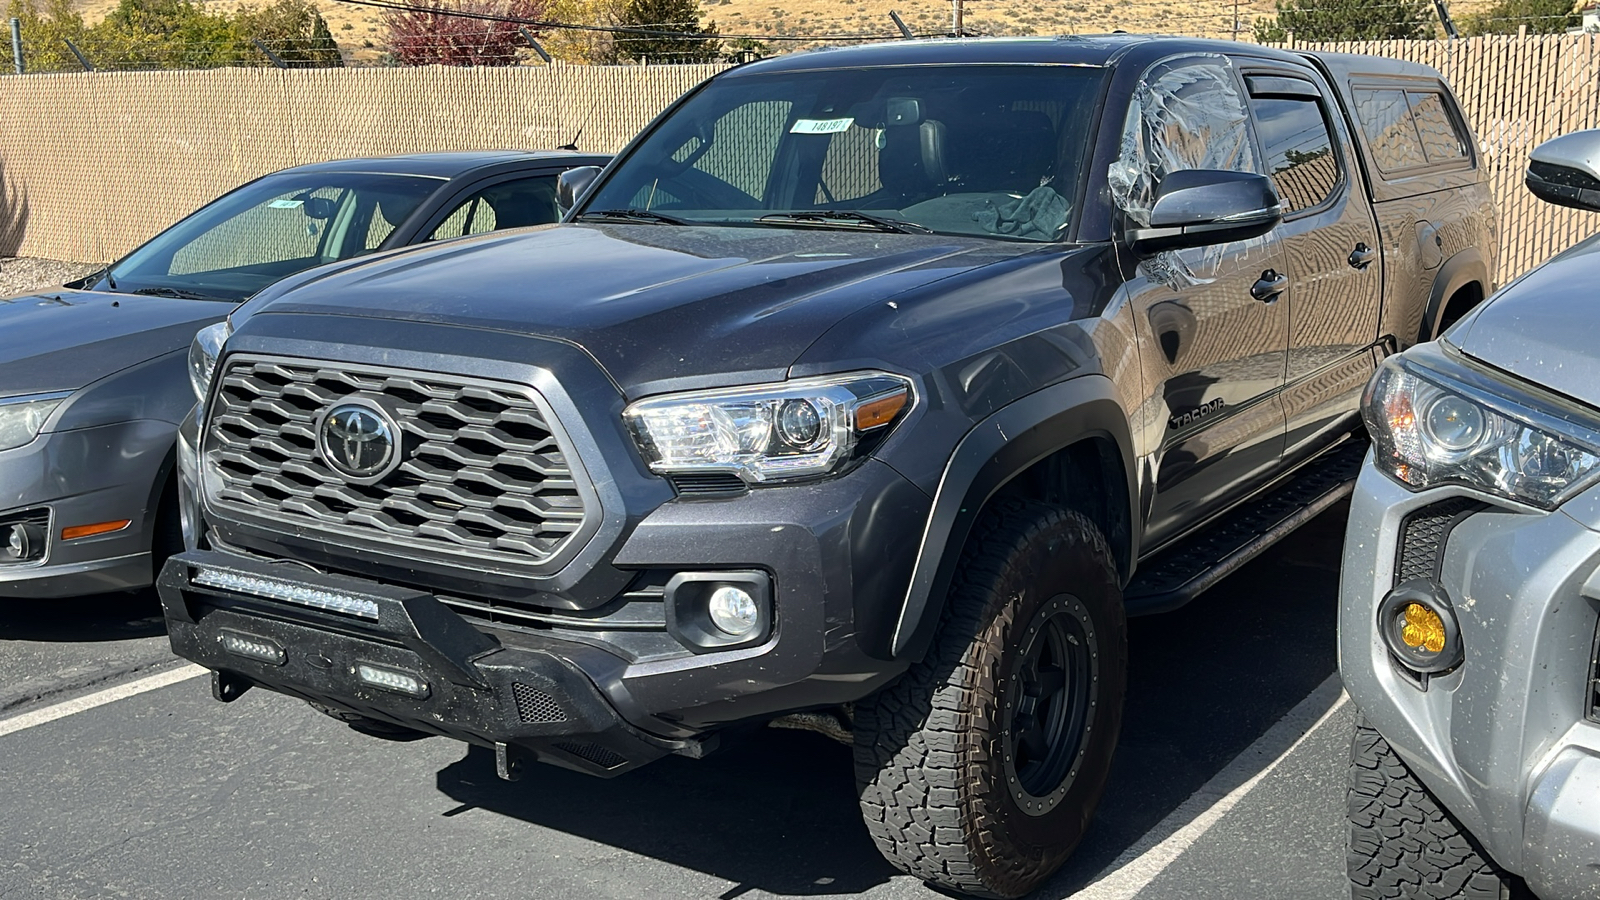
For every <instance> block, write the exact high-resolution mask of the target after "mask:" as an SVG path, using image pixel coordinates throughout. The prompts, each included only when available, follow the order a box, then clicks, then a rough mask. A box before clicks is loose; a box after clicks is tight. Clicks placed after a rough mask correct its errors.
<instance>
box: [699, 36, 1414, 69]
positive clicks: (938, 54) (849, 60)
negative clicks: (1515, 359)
mask: <svg viewBox="0 0 1600 900" xmlns="http://www.w3.org/2000/svg"><path fill="white" fill-rule="evenodd" d="M1133 50H1140V51H1143V52H1142V53H1141V54H1140V55H1141V56H1149V55H1151V54H1156V55H1161V56H1165V55H1168V54H1176V53H1225V54H1228V55H1230V56H1240V55H1245V56H1257V57H1266V58H1276V59H1281V60H1284V61H1286V62H1287V61H1293V62H1300V61H1303V60H1304V58H1305V57H1307V56H1311V57H1315V58H1316V59H1318V60H1321V61H1322V62H1323V63H1324V64H1325V65H1326V66H1327V67H1328V69H1329V70H1330V71H1332V72H1334V73H1335V74H1339V75H1348V74H1350V73H1361V74H1374V75H1400V76H1428V77H1433V78H1437V77H1438V73H1437V72H1435V71H1434V70H1433V69H1430V68H1428V67H1427V66H1424V65H1419V64H1417V63H1409V62H1403V61H1401V60H1397V59H1388V58H1385V57H1380V56H1359V55H1356V54H1353V53H1314V52H1303V53H1302V52H1293V53H1291V52H1289V51H1286V50H1280V49H1277V48H1275V47H1266V46H1262V45H1259V44H1241V43H1238V42H1236V41H1219V40H1207V39H1204V38H1192V37H1174V36H1167V35H1151V34H1091V35H1069V36H1060V37H980V38H918V39H915V40H898V41H880V42H877V43H871V44H857V45H855V46H851V47H826V48H821V49H816V50H807V51H803V52H800V53H789V54H785V55H783V56H777V57H772V58H769V59H763V60H759V61H757V62H753V63H748V64H746V65H743V66H740V67H738V68H737V69H734V70H732V71H730V72H729V73H727V74H728V75H739V74H743V73H750V74H756V73H769V72H786V71H800V70H806V69H832V68H851V67H857V66H894V65H932V64H942V65H951V64H967V65H983V64H1005V63H1012V64H1029V63H1031V64H1041V63H1043V64H1057V65H1092V66H1103V65H1108V64H1112V63H1115V62H1116V61H1117V60H1118V59H1119V58H1121V57H1122V56H1124V55H1126V54H1127V53H1129V52H1130V51H1133Z"/></svg>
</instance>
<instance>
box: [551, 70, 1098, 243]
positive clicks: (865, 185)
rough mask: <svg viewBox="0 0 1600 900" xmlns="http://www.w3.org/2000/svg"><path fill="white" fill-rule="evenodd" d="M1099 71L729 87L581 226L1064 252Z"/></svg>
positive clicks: (863, 74)
mask: <svg viewBox="0 0 1600 900" xmlns="http://www.w3.org/2000/svg"><path fill="white" fill-rule="evenodd" d="M1102 74H1103V71H1102V70H1101V69H1098V68H1093V67H1083V66H1059V65H992V66H959V67H957V66H927V65H924V66H890V67H881V68H862V69H822V70H813V71H804V72H779V73H772V74H768V75H762V74H753V75H734V76H729V77H724V78H720V79H717V80H716V81H713V82H711V83H710V84H709V85H707V86H706V87H705V88H704V89H703V90H701V91H700V92H699V93H697V94H695V95H694V96H693V97H691V98H690V99H689V100H688V101H687V102H685V103H684V105H683V106H681V107H679V108H678V109H677V110H676V111H675V112H673V114H672V115H671V116H669V117H668V118H667V119H666V120H664V121H663V122H662V123H661V124H660V125H659V126H657V127H656V128H655V129H654V130H653V131H652V132H650V133H649V134H648V135H647V136H646V137H645V139H644V140H643V142H642V143H641V144H640V145H639V146H638V147H637V148H635V150H634V151H633V152H632V153H630V154H628V156H627V158H626V159H624V160H622V162H621V164H620V165H619V166H618V168H617V169H616V171H615V172H613V173H612V174H611V175H610V177H608V178H607V179H606V180H605V182H604V183H603V184H602V185H600V187H599V189H598V190H597V191H596V192H595V193H594V195H593V196H592V197H591V199H590V200H589V201H588V202H587V203H586V204H585V205H584V210H583V212H582V214H580V215H579V216H578V218H579V219H580V220H584V221H593V220H611V221H626V222H639V223H654V224H717V225H745V226H761V227H802V228H803V227H814V228H840V229H853V230H870V231H907V232H917V233H928V232H933V233H939V234H962V235H979V236H987V237H996V238H1004V239H1012V240H1031V241H1058V240H1061V239H1062V238H1063V236H1064V235H1065V233H1066V230H1067V227H1068V225H1069V224H1070V223H1071V221H1072V207H1071V204H1072V202H1073V200H1074V198H1075V197H1076V196H1077V191H1078V180H1079V178H1081V177H1082V175H1083V170H1084V158H1085V154H1086V152H1087V146H1088V137H1089V131H1090V127H1091V123H1092V122H1093V121H1094V119H1095V116H1094V115H1093V112H1094V106H1095V103H1096V100H1097V98H1098V95H1099V85H1100V79H1101V77H1102ZM645 213H649V214H650V215H644V214H645Z"/></svg>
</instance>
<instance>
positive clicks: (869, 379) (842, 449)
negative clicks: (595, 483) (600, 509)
mask: <svg viewBox="0 0 1600 900" xmlns="http://www.w3.org/2000/svg"><path fill="white" fill-rule="evenodd" d="M911 402H912V396H911V382H910V381H909V380H907V379H905V378H902V377H901V376H899V375H890V374H888V373H886V372H854V373H851V374H848V375H829V376H825V377H821V378H800V379H796V380H794V381H786V382H783V383H782V384H767V385H759V386H755V387H745V388H733V389H729V390H718V391H697V392H695V393H687V394H673V395H670V396H666V397H655V398H651V399H649V400H640V401H639V402H637V403H635V404H633V405H632V406H629V407H628V408H627V410H625V411H624V412H623V415H624V417H625V418H626V419H627V421H628V425H629V427H631V428H632V429H633V434H634V437H635V439H636V440H637V441H638V443H639V450H640V452H641V453H643V454H644V458H645V461H646V462H647V463H649V465H650V469H651V471H654V472H659V473H662V474H672V473H686V472H732V473H734V474H736V475H738V476H739V477H740V478H742V479H744V480H745V481H746V482H749V483H760V482H769V481H782V480H787V479H793V478H805V477H808V476H817V475H824V474H827V473H829V472H832V471H834V470H835V469H837V468H838V467H839V466H840V465H842V464H843V463H844V462H845V461H846V460H848V459H850V458H852V456H853V455H854V454H855V452H856V451H857V449H858V447H859V446H860V445H861V443H862V442H863V441H864V440H867V439H869V438H870V437H872V436H875V435H878V434H881V433H883V431H884V430H885V429H887V428H888V427H889V425H890V424H891V423H893V422H894V421H895V420H896V419H898V418H899V417H900V415H901V414H902V413H904V412H905V410H906V409H908V408H909V407H910V406H911Z"/></svg>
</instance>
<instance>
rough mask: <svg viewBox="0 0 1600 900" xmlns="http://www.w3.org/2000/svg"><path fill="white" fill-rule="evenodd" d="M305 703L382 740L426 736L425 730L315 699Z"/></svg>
mask: <svg viewBox="0 0 1600 900" xmlns="http://www.w3.org/2000/svg"><path fill="white" fill-rule="evenodd" d="M306 703H307V705H309V706H310V707H311V708H312V709H314V710H316V711H317V712H319V713H322V714H323V715H325V716H328V717H329V718H332V719H338V720H339V721H341V722H343V723H345V724H346V725H349V726H350V727H351V728H353V729H355V730H356V731H359V732H361V733H362V734H365V735H369V736H371V737H375V738H383V739H384V740H389V741H411V740H416V739H417V738H421V737H427V736H428V735H427V733H426V732H422V731H418V730H416V729H415V728H407V727H405V726H404V725H395V724H393V723H391V722H385V721H383V720H382V719H373V718H369V717H368V716H363V715H361V714H360V713H353V712H350V711H348V710H343V709H338V708H337V707H333V706H328V705H326V704H323V703H318V702H316V701H315V700H307V701H306Z"/></svg>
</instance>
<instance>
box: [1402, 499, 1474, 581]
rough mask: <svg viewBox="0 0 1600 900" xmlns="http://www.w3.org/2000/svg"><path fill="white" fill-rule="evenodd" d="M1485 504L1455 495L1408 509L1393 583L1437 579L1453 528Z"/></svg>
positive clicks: (1403, 523)
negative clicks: (1417, 507) (1409, 510)
mask: <svg viewBox="0 0 1600 900" xmlns="http://www.w3.org/2000/svg"><path fill="white" fill-rule="evenodd" d="M1486 508H1487V505H1486V504H1484V503H1481V502H1479V501H1477V500H1472V499H1469V498H1466V497H1452V498H1450V499H1449V500H1441V501H1439V502H1438V503H1433V504H1429V505H1428V506H1424V507H1421V508H1419V509H1414V510H1412V511H1411V512H1409V513H1407V514H1406V517H1405V518H1404V519H1403V520H1401V522H1400V547H1399V549H1398V551H1397V552H1396V554H1395V566H1394V583H1395V584H1396V585H1400V584H1404V583H1405V582H1407V581H1411V580H1413V579H1417V578H1428V579H1432V580H1434V581H1438V580H1439V573H1440V570H1441V569H1442V568H1443V566H1444V550H1445V544H1446V542H1448V541H1449V539H1450V532H1451V531H1452V530H1453V529H1454V528H1455V527H1456V526H1457V525H1458V524H1460V523H1461V521H1462V520H1463V519H1465V518H1467V517H1468V516H1470V515H1472V514H1473V513H1475V512H1478V511H1479V510H1482V509H1486Z"/></svg>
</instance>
